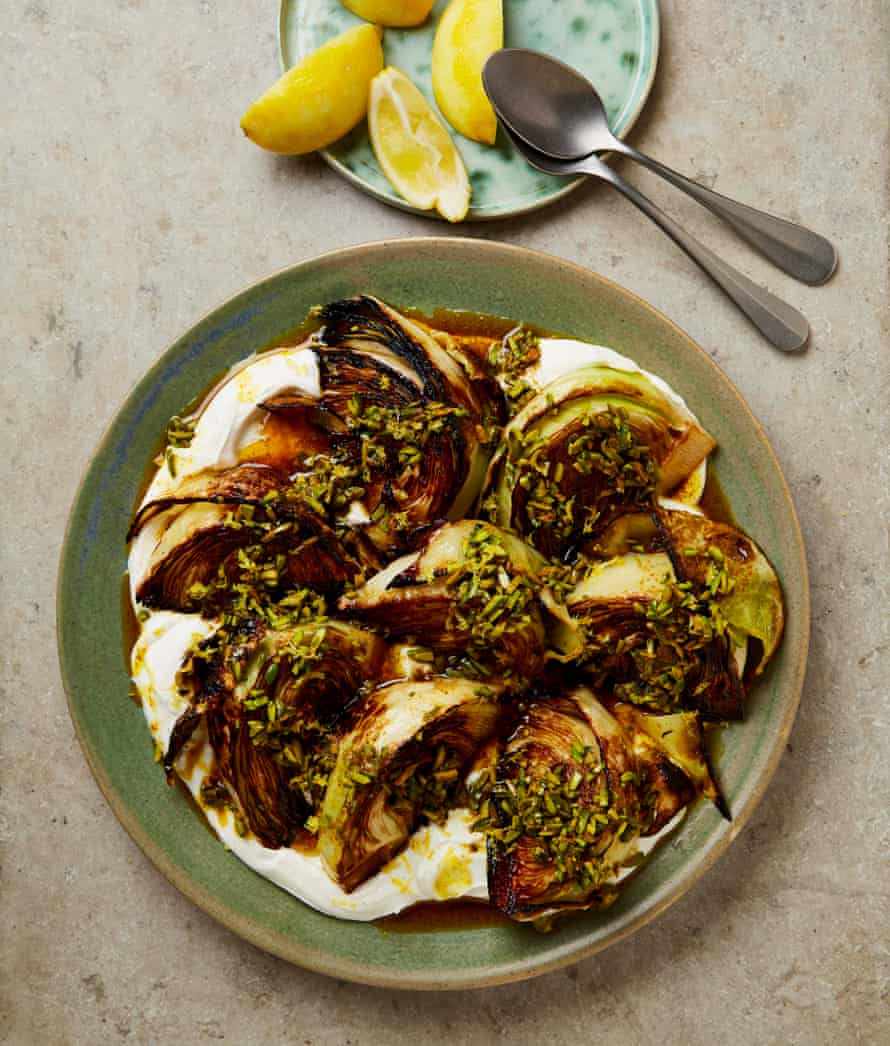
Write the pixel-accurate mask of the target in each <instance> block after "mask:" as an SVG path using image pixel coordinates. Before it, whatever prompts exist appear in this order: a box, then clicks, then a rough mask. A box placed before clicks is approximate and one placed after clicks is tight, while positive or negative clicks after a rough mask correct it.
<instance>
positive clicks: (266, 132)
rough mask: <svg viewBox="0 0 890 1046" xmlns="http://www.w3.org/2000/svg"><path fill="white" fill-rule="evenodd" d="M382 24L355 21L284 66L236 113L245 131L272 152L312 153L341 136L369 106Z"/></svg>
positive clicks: (378, 62) (380, 65)
mask: <svg viewBox="0 0 890 1046" xmlns="http://www.w3.org/2000/svg"><path fill="white" fill-rule="evenodd" d="M381 36H382V30H381V29H379V28H378V27H377V26H374V25H367V24H365V25H359V26H356V27H355V28H354V29H348V30H347V31H346V32H345V33H341V34H340V35H339V36H335V37H334V38H333V39H332V40H328V41H327V43H324V44H322V45H321V47H319V49H318V50H317V51H314V52H313V53H312V54H310V55H308V56H307V57H306V58H304V59H303V61H302V62H300V63H299V65H295V66H294V67H293V69H289V70H288V71H287V72H286V73H285V74H284V76H282V77H281V78H280V79H279V80H278V81H277V82H276V83H274V84H273V85H272V86H271V87H270V88H269V90H268V91H266V93H265V94H264V95H263V96H262V97H261V98H259V99H258V100H257V101H255V102H254V103H253V105H252V106H251V107H250V108H249V109H248V110H247V112H246V113H245V114H244V116H243V117H242V118H241V128H242V130H243V131H244V133H245V134H246V135H247V137H248V138H249V139H250V140H251V141H252V142H254V143H256V144H257V145H259V146H262V148H263V149H269V150H270V151H271V152H273V153H285V154H287V155H296V154H298V153H311V152H314V151H315V150H316V149H324V148H325V147H326V146H328V145H330V144H331V143H332V142H335V141H336V140H337V139H338V138H342V137H343V135H344V134H346V132H347V131H351V130H352V128H353V127H355V125H356V124H357V123H358V122H359V121H360V120H361V119H362V117H363V116H364V115H365V113H366V112H367V111H368V89H369V87H370V84H371V80H372V79H373V78H374V77H375V76H376V75H377V73H379V72H380V70H381V69H382V68H383V48H382V47H381V45H380V38H381Z"/></svg>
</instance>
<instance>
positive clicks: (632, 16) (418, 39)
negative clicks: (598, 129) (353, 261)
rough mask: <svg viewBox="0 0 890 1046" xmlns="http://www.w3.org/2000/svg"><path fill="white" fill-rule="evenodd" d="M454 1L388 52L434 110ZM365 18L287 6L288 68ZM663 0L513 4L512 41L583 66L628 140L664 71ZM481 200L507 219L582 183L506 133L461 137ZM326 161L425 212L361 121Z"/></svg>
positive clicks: (334, 3) (339, 10) (313, 5)
mask: <svg viewBox="0 0 890 1046" xmlns="http://www.w3.org/2000/svg"><path fill="white" fill-rule="evenodd" d="M447 4H448V0H436V2H435V4H434V5H433V10H432V13H431V14H430V17H429V18H428V19H427V20H426V22H424V24H423V25H421V26H418V27H416V28H413V29H387V30H385V31H384V34H383V53H384V57H385V60H386V64H387V65H395V66H398V68H399V69H401V70H402V71H403V72H404V73H407V75H408V76H409V77H411V79H412V80H413V81H414V82H415V83H416V84H417V86H418V87H419V88H420V89H421V91H423V93H424V94H425V95H426V96H427V99H428V100H429V102H430V103H431V104H432V105H433V106H435V104H436V103H435V98H434V96H433V85H432V67H431V64H430V62H431V55H432V49H433V37H434V35H435V31H436V26H437V25H438V22H439V18H440V16H441V14H442V11H443V10H444V9H445V7H446V6H447ZM360 21H361V19H359V18H357V17H356V16H355V15H354V14H352V13H351V12H350V11H348V10H347V9H346V8H345V7H344V6H343V4H342V3H341V2H340V0H281V14H280V18H279V28H278V41H279V50H280V53H281V63H282V65H283V66H284V68H285V69H289V68H290V67H291V66H292V65H296V63H297V62H299V61H300V59H301V58H305V57H306V55H308V54H311V53H312V52H313V51H315V50H317V49H318V48H319V47H320V46H321V45H322V44H323V43H324V42H325V41H326V40H329V39H330V38H331V37H332V36H336V35H337V33H341V32H343V31H344V30H346V29H349V28H351V27H352V26H354V25H358V24H359V23H360ZM658 42H659V15H658V0H558V2H556V0H504V44H505V46H506V47H530V48H532V49H534V50H536V51H545V52H546V53H547V54H552V55H555V56H556V57H557V58H561V59H562V60H563V61H564V62H568V63H569V64H570V65H573V66H574V67H575V68H576V69H578V70H580V71H581V72H582V73H583V74H584V75H585V76H586V77H587V78H588V79H589V80H590V81H591V82H592V83H593V84H595V85H596V87H597V90H598V91H599V92H600V94H601V96H602V98H603V102H604V103H605V106H606V110H607V112H608V114H609V123H610V124H611V126H612V130H613V131H614V132H615V134H617V135H618V137H619V138H623V137H624V136H625V135H626V134H627V132H628V131H629V130H630V129H631V127H633V125H634V123H635V122H636V119H637V117H638V116H639V115H640V113H641V112H642V109H643V106H644V105H645V104H646V99H647V98H648V97H649V91H650V90H651V88H652V83H653V81H654V79H655V69H656V66H657V65H658ZM454 139H455V142H456V143H457V147H458V149H459V150H460V153H461V156H463V159H464V163H465V164H466V167H467V172H468V174H469V176H470V183H471V185H472V187H473V196H472V199H471V200H470V213H469V215H468V217H469V218H470V219H474V218H475V219H485V218H505V217H507V216H512V215H517V214H524V213H525V212H526V211H534V210H537V209H538V208H539V207H543V206H545V205H546V204H548V203H552V202H553V201H554V200H557V199H559V198H560V197H562V196H565V195H566V193H568V192H571V191H572V189H574V188H576V187H577V186H578V185H580V184H581V182H582V181H583V180H584V179H583V178H556V177H553V176H551V175H548V174H541V173H540V171H535V170H532V168H531V167H529V166H528V164H527V163H526V162H525V160H524V159H523V158H522V157H521V156H520V154H519V153H518V152H517V151H516V149H514V147H513V146H512V145H511V144H510V142H509V141H508V140H507V138H506V136H505V135H504V133H503V131H500V132H499V133H498V138H497V142H496V143H495V145H494V146H488V145H480V144H479V143H478V142H473V141H470V139H469V138H464V137H463V136H462V135H459V134H457V133H456V132H455V133H454ZM322 155H323V156H324V158H325V159H326V160H327V161H328V163H329V164H330V165H331V166H332V167H333V168H334V169H335V170H336V171H338V172H339V173H340V174H342V175H343V177H344V178H347V179H349V181H351V182H352V183H353V184H354V185H357V186H358V187H359V188H360V189H363V190H364V191H365V192H368V193H370V194H371V195H372V196H376V197H377V198H378V199H379V200H383V201H384V202H385V203H388V204H391V205H392V206H393V207H399V208H401V209H402V210H407V211H414V212H415V213H421V214H427V215H430V216H431V217H436V215H435V212H431V211H420V212H418V211H416V209H415V208H414V207H412V206H411V205H410V204H408V203H406V201H405V200H403V199H402V197H401V196H399V194H398V193H397V192H396V191H395V189H393V187H392V186H391V185H390V184H389V182H388V181H387V180H386V176H385V175H384V174H383V171H382V170H381V169H380V165H379V164H378V163H377V159H376V157H375V156H374V150H373V149H372V148H371V142H370V139H369V137H368V127H367V124H366V123H365V121H362V123H361V124H359V126H358V127H356V128H355V130H354V131H352V132H351V133H350V134H348V135H346V137H345V138H342V139H341V140H340V141H339V142H335V143H334V144H333V145H332V146H331V147H330V148H329V149H326V150H325V151H324V152H323V153H322Z"/></svg>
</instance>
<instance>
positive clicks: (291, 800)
mask: <svg viewBox="0 0 890 1046" xmlns="http://www.w3.org/2000/svg"><path fill="white" fill-rule="evenodd" d="M385 655H386V644H385V643H384V642H383V640H381V639H380V638H379V637H378V636H376V635H374V634H373V633H370V632H365V631H363V630H361V629H358V628H355V627H354V626H351V625H347V624H342V623H339V622H337V623H335V622H318V621H316V622H307V623H306V624H303V625H299V626H297V627H293V628H288V629H284V630H280V631H266V630H264V629H263V628H262V627H257V628H255V629H253V630H246V631H244V632H242V633H241V634H239V635H236V636H227V635H226V634H225V633H222V634H220V633H216V634H214V635H211V636H210V637H209V638H208V639H207V640H205V641H203V642H202V643H201V644H199V646H198V648H197V649H196V650H194V651H193V652H192V655H191V659H190V660H189V661H188V662H187V664H186V665H185V666H184V668H183V670H182V672H181V673H180V675H181V679H182V682H183V684H184V686H185V687H187V688H190V689H191V691H192V707H191V708H190V709H189V710H188V711H187V712H185V713H184V715H183V716H181V717H180V720H179V721H178V722H177V724H176V726H175V727H174V730H173V734H172V736H171V740H170V745H169V747H168V750H167V752H166V755H165V758H164V763H165V766H166V768H167V771H168V773H170V772H171V771H172V770H173V768H174V766H175V764H176V761H177V759H178V758H179V757H180V755H181V753H182V752H183V750H184V748H185V745H186V743H187V742H188V741H189V739H190V738H191V736H192V735H193V733H194V731H195V730H196V729H197V728H198V727H199V725H200V724H201V723H202V722H204V723H206V727H207V734H208V738H209V741H210V744H211V746H212V748H213V751H214V754H215V757H216V767H215V770H214V773H213V775H212V783H211V785H210V786H209V787H208V788H206V789H205V790H204V793H205V796H204V797H205V799H206V801H207V802H208V804H209V805H229V806H231V807H232V808H233V809H234V810H235V811H236V812H237V814H238V816H239V818H240V819H241V822H242V823H243V825H244V827H245V830H250V831H252V832H253V834H254V835H255V836H256V838H257V839H258V841H259V842H260V843H262V844H263V846H266V847H270V848H273V849H274V848H277V847H281V846H287V845H289V844H290V842H291V841H292V840H293V839H294V837H295V836H296V834H297V833H298V832H299V831H300V830H302V829H304V828H305V829H307V830H309V831H311V830H313V827H314V826H313V825H312V822H311V820H310V819H311V818H312V817H313V816H314V814H315V812H316V811H317V809H318V807H319V805H320V802H321V798H322V796H323V795H324V790H325V788H326V786H327V777H328V774H329V773H330V769H331V768H332V766H333V764H334V760H335V758H336V748H337V728H338V727H340V726H341V724H343V723H344V722H346V720H347V719H348V716H349V714H350V711H351V709H352V707H353V706H354V705H355V703H356V701H357V700H358V698H359V695H360V693H361V692H362V687H363V685H364V682H365V680H366V679H368V678H369V677H372V676H374V675H375V674H376V673H377V672H378V671H379V668H380V665H381V663H382V661H383V659H384V657H385Z"/></svg>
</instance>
